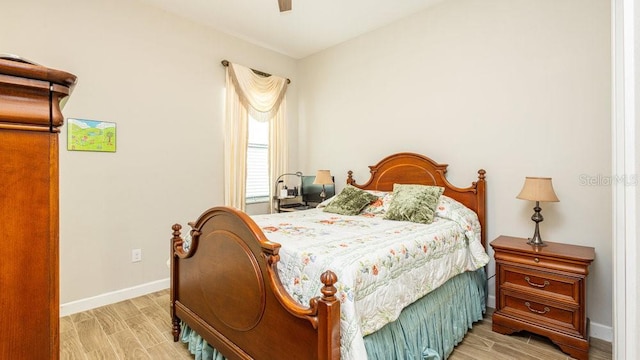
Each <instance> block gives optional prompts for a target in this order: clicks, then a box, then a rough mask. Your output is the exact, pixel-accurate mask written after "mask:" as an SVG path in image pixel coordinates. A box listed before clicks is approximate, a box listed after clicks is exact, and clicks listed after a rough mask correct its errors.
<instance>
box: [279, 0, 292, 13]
mask: <svg viewBox="0 0 640 360" xmlns="http://www.w3.org/2000/svg"><path fill="white" fill-rule="evenodd" d="M278 6H279V7H280V12H283V11H289V10H291V0H278Z"/></svg>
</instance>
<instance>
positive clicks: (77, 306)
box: [60, 278, 170, 317]
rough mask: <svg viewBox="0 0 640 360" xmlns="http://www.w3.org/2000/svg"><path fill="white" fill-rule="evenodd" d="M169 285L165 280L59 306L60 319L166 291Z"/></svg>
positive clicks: (167, 280) (167, 279)
mask: <svg viewBox="0 0 640 360" xmlns="http://www.w3.org/2000/svg"><path fill="white" fill-rule="evenodd" d="M169 284H170V283H169V278H166V279H162V280H158V281H152V282H149V283H146V284H141V285H137V286H134V287H130V288H126V289H121V290H117V291H112V292H109V293H105V294H101V295H97V296H92V297H90V298H86V299H80V300H76V301H71V302H68V303H64V304H60V317H63V316H67V315H71V314H75V313H79V312H83V311H87V310H91V309H95V308H98V307H101V306H105V305H110V304H114V303H117V302H120V301H124V300H128V299H133V298H135V297H138V296H143V295H146V294H150V293H152V292H156V291H160V290H164V289H168V288H169Z"/></svg>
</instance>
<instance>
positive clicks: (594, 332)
mask: <svg viewBox="0 0 640 360" xmlns="http://www.w3.org/2000/svg"><path fill="white" fill-rule="evenodd" d="M487 307H490V308H492V309H495V308H496V297H495V295H489V296H487ZM589 336H591V337H593V338H596V339H600V340H604V341H607V342H613V327H611V326H606V325H602V324H598V323H594V322H593V321H591V322H590V324H589Z"/></svg>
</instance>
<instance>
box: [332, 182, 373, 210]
mask: <svg viewBox="0 0 640 360" xmlns="http://www.w3.org/2000/svg"><path fill="white" fill-rule="evenodd" d="M376 199H378V197H377V196H375V195H373V194H370V193H368V192H366V191H364V190H360V189H358V188H356V187H354V186H351V185H347V187H345V188H344V189H342V191H341V192H340V194H338V195H336V196H335V198H334V199H333V200H332V201H331V202H330V203H329V204H328V205H327V206H325V207H324V209H323V210H324V211H326V212H330V213H334V214H341V215H357V214H358V213H360V211H361V210H362V209H364V207H365V206H367V205H369V203H371V202H372V201H374V200H376Z"/></svg>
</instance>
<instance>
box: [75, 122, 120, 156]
mask: <svg viewBox="0 0 640 360" xmlns="http://www.w3.org/2000/svg"><path fill="white" fill-rule="evenodd" d="M116 138H117V136H116V123H114V122H108V121H97V120H87V119H72V118H69V119H67V150H69V151H98V152H116Z"/></svg>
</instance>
